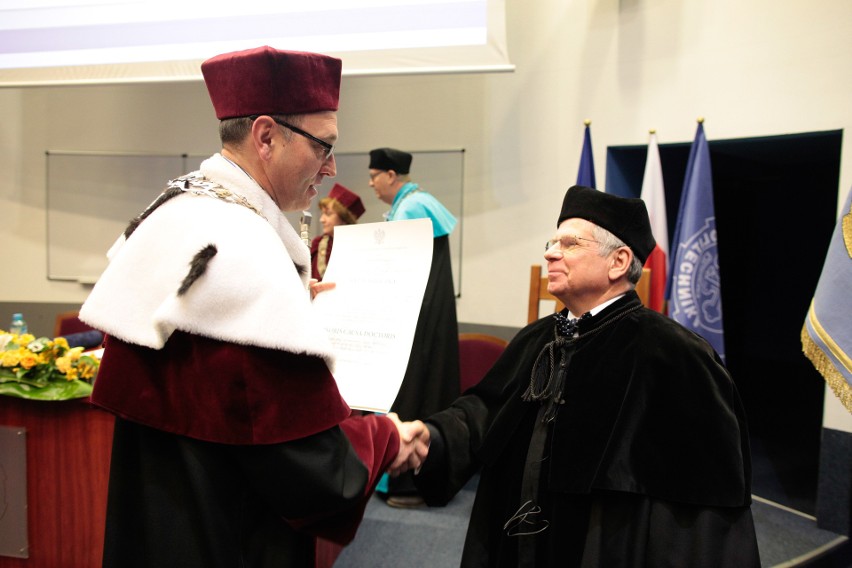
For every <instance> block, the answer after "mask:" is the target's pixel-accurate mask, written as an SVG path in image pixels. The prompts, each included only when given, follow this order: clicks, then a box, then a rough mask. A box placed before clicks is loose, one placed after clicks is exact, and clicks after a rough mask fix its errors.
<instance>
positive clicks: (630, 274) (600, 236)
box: [592, 224, 642, 286]
mask: <svg viewBox="0 0 852 568" xmlns="http://www.w3.org/2000/svg"><path fill="white" fill-rule="evenodd" d="M592 235H594V237H595V240H596V241H598V244H599V245H600V246H599V247H598V254H599V255H600V256H604V257H605V256H609V255H610V254H611V253H612V252H614V251H615V250H616V249H619V248H621V247H627V248H630V247H629V246H627V245H626V244H625V243H624V241H622V240H621V239H619V238H618V237H616V236H615V235H613V234H612V233H610V232H609V231H607V230H606V229H604V228H603V227H599V226H597V225H594V224H593V228H592ZM630 250H631V251H632V250H633V249H630ZM641 277H642V262H641V261H640V260H639V259H638V258H636V253H633V260H632V262H631V263H630V267H629V268H628V269H627V279H628V280H629V281H630V283H631V284H633V285H634V286H635V285H636V283H637V282H639V279H640V278H641Z"/></svg>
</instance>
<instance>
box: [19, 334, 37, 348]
mask: <svg viewBox="0 0 852 568" xmlns="http://www.w3.org/2000/svg"><path fill="white" fill-rule="evenodd" d="M30 341H35V335H33V334H31V333H22V334H21V335H19V336H18V345H21V346H26V345H27V343H29V342H30Z"/></svg>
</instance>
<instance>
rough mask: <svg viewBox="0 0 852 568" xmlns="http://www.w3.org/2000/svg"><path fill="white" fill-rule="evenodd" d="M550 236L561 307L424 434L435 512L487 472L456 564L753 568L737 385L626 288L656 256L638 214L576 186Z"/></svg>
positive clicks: (712, 356)
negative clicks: (649, 257) (651, 255)
mask: <svg viewBox="0 0 852 568" xmlns="http://www.w3.org/2000/svg"><path fill="white" fill-rule="evenodd" d="M557 227H558V229H557V232H556V235H555V237H554V239H553V240H551V241H549V242H548V247H547V251H546V253H545V259H546V260H547V262H548V279H549V284H548V290H549V291H550V292H551V293H553V294H554V295H555V296H556V297H557V298H559V299H560V300H561V301H562V302H564V304H565V305H566V306H567V308H566V309H565V310H563V312H562V313H560V314H555V315H554V316H549V317H546V318H543V319H540V320H539V321H537V322H534V323H532V324H530V325H529V326H527V327H526V328H524V329H523V330H521V331H520V332H519V333H518V335H517V336H516V337H515V339H514V340H513V341H512V342H511V343H510V344H509V346H508V347H507V349H506V351H505V353H504V355H503V356H502V357H501V358H500V360H499V361H498V362H497V363H496V364H495V366H494V367H493V368H492V369H491V371H490V372H489V373H488V374H487V375H486V377H485V378H484V379H483V380H482V381H481V382H480V383H479V384H478V385H477V386H475V387H473V388H471V389H470V390H468V391H466V392H465V393H464V394H463V395H462V396H461V397H460V398H459V399H457V400H456V401H455V402H454V403H453V404H452V405H451V406H450V408H448V409H447V410H445V411H442V412H440V413H437V414H435V415H433V416H431V417H430V418H428V420H427V421H426V427H424V428H423V430H424V433H423V439H424V441H425V440H426V438H427V437H428V438H429V439H430V440H431V447H430V450H429V456H428V458H427V459H426V461H425V463H424V464H423V467H422V470H421V471H420V473H419V474H418V475H417V476H415V480H416V483H417V485H418V488H419V489H420V491H421V494H422V495H423V496H424V497H425V499H426V501H427V503H428V504H430V505H442V504H443V503H446V501H447V500H448V499H450V498H451V497H452V495H454V494H455V493H456V492H457V491H458V490H459V489H460V488H461V487H462V486H463V485H464V484H465V483H466V482H467V481H468V480H469V479H470V477H471V476H472V475H474V474H475V473H476V472H477V471H481V476H480V481H479V486H478V491H477V495H476V500H475V503H474V506H473V511H472V514H471V519H470V525H469V528H468V533H467V538H466V541H465V547H464V553H463V557H462V562H461V565H462V566H464V567H473V566H477V567H486V566H487V567H504V566H529V567H533V566H537V567H547V566H560V567H564V566H568V567H570V566H578V567H592V566H594V567H607V568H610V567H637V568H638V567H657V566H677V567H681V566H689V567H696V566H697V567H707V568H711V567H712V568H719V567H732V568H733V567H736V568H743V567H757V566H760V561H759V556H758V550H757V541H756V538H755V532H754V523H753V520H752V516H751V509H750V504H751V495H750V483H751V480H750V477H751V463H750V455H749V443H748V434H747V431H746V423H745V417H744V415H743V410H742V406H741V403H740V399H739V396H738V394H737V390H736V387H735V385H734V383H733V381H732V380H731V377H730V375H729V374H728V372H727V370H726V369H725V367H724V366H723V364H722V362H721V361H720V359H719V357H718V355H717V354H716V353H715V352H714V351H713V349H712V347H711V346H710V345H709V344H708V343H707V342H706V341H705V340H704V339H702V338H701V337H699V336H698V335H696V334H694V333H692V332H691V331H688V330H686V329H685V328H683V327H682V326H680V325H679V324H677V323H676V322H674V321H673V320H671V319H669V318H667V317H665V316H664V315H662V314H659V313H657V312H654V311H651V310H649V309H646V308H645V307H644V306H643V305H642V303H641V301H640V300H639V298H638V296H637V295H636V293H635V292H634V290H633V287H634V285H635V283H636V282H637V281H638V280H639V277H640V276H641V272H642V264H643V262H644V261H645V259H646V257H647V255H648V254H649V253H650V252H651V250H652V249H653V247H654V244H655V242H654V239H653V236H652V234H651V228H650V224H649V220H648V214H647V210H646V208H645V205H644V203H643V202H642V201H641V200H639V199H625V198H620V197H615V196H612V195H607V194H605V193H602V192H598V191H596V190H594V189H591V188H586V187H579V186H575V187H572V188H571V189H569V190H568V192H567V194H566V195H565V199H564V202H563V206H562V211H561V213H560V215H559V220H558V222H557ZM575 318H576V319H575Z"/></svg>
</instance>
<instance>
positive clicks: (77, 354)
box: [65, 347, 83, 361]
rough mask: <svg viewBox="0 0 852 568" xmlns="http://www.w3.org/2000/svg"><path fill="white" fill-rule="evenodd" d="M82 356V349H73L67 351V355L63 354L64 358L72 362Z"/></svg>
mask: <svg viewBox="0 0 852 568" xmlns="http://www.w3.org/2000/svg"><path fill="white" fill-rule="evenodd" d="M82 354H83V347H75V348H74V349H69V350H68V353H66V354H65V356H66V357H70V358H71V360H72V361H76V360H77V359H79V358H80V355H82Z"/></svg>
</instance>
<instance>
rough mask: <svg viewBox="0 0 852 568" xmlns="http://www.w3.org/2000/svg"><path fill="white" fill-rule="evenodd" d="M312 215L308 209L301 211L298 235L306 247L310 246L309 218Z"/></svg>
mask: <svg viewBox="0 0 852 568" xmlns="http://www.w3.org/2000/svg"><path fill="white" fill-rule="evenodd" d="M312 218H313V215H311V212H310V211H302V219H301V220H300V222H299V224H300V236H301V237H302V242H303V243H305V246H306V247H310V246H311V219H312Z"/></svg>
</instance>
